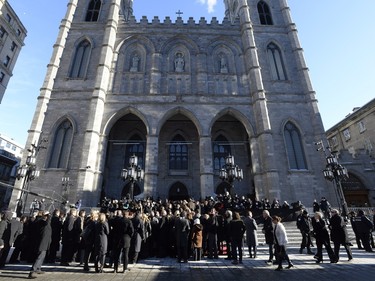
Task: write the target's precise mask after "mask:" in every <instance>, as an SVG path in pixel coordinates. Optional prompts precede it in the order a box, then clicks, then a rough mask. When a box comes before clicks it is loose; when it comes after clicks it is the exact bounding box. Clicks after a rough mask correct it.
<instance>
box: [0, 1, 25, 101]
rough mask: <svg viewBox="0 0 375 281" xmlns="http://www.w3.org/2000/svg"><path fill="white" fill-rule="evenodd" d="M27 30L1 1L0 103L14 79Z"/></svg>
mask: <svg viewBox="0 0 375 281" xmlns="http://www.w3.org/2000/svg"><path fill="white" fill-rule="evenodd" d="M26 33H27V30H26V28H25V27H24V26H23V24H22V22H21V21H20V19H19V18H18V16H17V14H16V13H15V12H14V10H13V9H12V7H11V6H10V5H9V3H8V1H7V0H0V103H1V100H2V99H3V96H4V93H5V90H6V88H7V86H8V82H9V79H10V78H11V77H12V75H13V73H12V71H13V68H14V66H15V64H16V61H17V58H18V55H19V53H20V51H21V48H22V47H23V46H24V43H23V42H24V40H25V37H26Z"/></svg>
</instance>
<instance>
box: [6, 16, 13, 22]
mask: <svg viewBox="0 0 375 281" xmlns="http://www.w3.org/2000/svg"><path fill="white" fill-rule="evenodd" d="M6 19H7V21H8V22H11V21H12V17H11V16H10V15H9V14H7V15H6Z"/></svg>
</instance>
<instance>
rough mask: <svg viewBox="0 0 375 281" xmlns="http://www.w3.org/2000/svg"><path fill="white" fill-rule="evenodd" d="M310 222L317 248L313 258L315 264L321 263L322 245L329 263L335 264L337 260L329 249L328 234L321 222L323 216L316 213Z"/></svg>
mask: <svg viewBox="0 0 375 281" xmlns="http://www.w3.org/2000/svg"><path fill="white" fill-rule="evenodd" d="M311 222H312V226H313V232H314V236H315V240H316V247H317V253H316V254H315V256H314V258H316V263H321V262H323V245H324V247H325V249H326V251H327V253H328V256H329V259H330V260H331V263H335V262H336V260H337V258H336V256H335V254H334V252H333V250H332V248H331V243H330V240H329V233H328V230H327V228H326V223H325V221H324V220H323V214H322V213H320V212H316V213H315V216H314V218H313V219H312V221H311Z"/></svg>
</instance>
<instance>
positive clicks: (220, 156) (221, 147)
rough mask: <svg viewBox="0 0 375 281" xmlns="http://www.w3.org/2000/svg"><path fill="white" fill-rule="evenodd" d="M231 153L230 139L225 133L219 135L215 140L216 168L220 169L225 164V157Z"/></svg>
mask: <svg viewBox="0 0 375 281" xmlns="http://www.w3.org/2000/svg"><path fill="white" fill-rule="evenodd" d="M229 154H231V148H230V145H229V143H228V140H227V138H226V137H224V136H223V135H220V136H218V137H217V138H216V139H215V141H214V154H213V156H214V170H216V171H219V170H220V169H221V168H222V167H223V166H224V165H225V158H226V157H227V156H228V155H229Z"/></svg>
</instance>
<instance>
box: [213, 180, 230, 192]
mask: <svg viewBox="0 0 375 281" xmlns="http://www.w3.org/2000/svg"><path fill="white" fill-rule="evenodd" d="M230 187H231V186H230V184H229V183H227V182H222V183H220V184H219V185H218V186H217V187H216V191H215V193H216V194H217V195H224V194H226V193H227V192H229V191H230Z"/></svg>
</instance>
